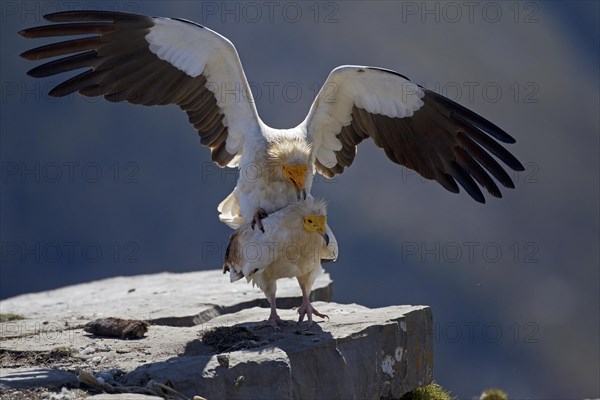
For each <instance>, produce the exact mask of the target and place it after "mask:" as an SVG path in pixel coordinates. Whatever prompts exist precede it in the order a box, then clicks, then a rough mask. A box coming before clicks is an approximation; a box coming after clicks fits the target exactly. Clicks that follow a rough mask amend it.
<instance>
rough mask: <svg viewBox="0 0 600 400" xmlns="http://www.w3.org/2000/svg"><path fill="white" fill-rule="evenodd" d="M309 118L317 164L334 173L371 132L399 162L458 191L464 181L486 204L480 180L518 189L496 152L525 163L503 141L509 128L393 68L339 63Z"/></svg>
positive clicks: (494, 191) (493, 190)
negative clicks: (421, 85) (342, 64)
mask: <svg viewBox="0 0 600 400" xmlns="http://www.w3.org/2000/svg"><path fill="white" fill-rule="evenodd" d="M305 124H306V129H307V134H308V137H309V139H311V140H312V142H313V157H314V163H315V167H316V169H317V171H318V172H320V173H321V174H323V175H325V176H327V177H333V176H334V175H336V174H341V173H342V172H343V171H344V169H345V168H347V167H349V166H350V165H352V162H353V161H354V157H355V156H356V151H357V147H356V146H357V145H358V144H359V143H360V142H362V141H363V140H364V139H368V138H372V139H373V141H374V142H375V144H376V145H377V146H378V147H380V148H382V149H383V150H384V151H385V154H386V155H387V157H388V158H389V159H390V160H392V161H393V162H395V163H397V164H401V165H404V166H405V167H407V168H410V169H413V170H415V171H417V172H418V173H419V174H421V175H422V176H423V177H425V178H427V179H435V180H436V181H437V182H439V183H440V184H441V185H442V186H443V187H444V188H446V189H447V190H449V191H450V192H453V193H458V191H459V186H458V184H460V185H461V186H462V187H463V188H464V189H465V190H466V191H467V193H469V195H471V197H473V199H475V200H476V201H478V202H481V203H484V202H485V198H484V196H483V194H482V192H481V190H480V189H479V186H478V185H477V184H479V185H480V186H482V187H484V188H485V189H487V191H488V192H489V193H490V194H491V195H492V196H494V197H502V194H501V193H500V189H499V188H498V186H497V185H496V183H495V182H494V180H493V179H492V178H491V177H490V174H491V175H492V176H493V177H494V178H496V180H498V181H499V182H500V183H501V184H502V185H503V186H505V187H508V188H514V183H513V181H512V179H511V178H510V176H509V175H508V174H507V173H506V171H505V170H504V168H503V167H502V166H501V165H500V164H499V163H498V162H497V161H496V160H495V159H494V158H493V157H492V156H491V155H490V153H491V154H492V155H494V156H495V157H496V158H498V159H499V160H500V161H502V162H503V163H504V164H506V165H507V166H508V167H510V168H511V169H513V170H515V171H522V170H523V169H524V168H523V165H522V164H521V163H520V162H519V161H518V160H517V159H516V158H515V157H514V156H513V155H512V154H511V153H510V152H508V151H507V150H506V149H505V148H504V147H502V146H501V145H500V144H499V143H498V142H497V141H496V140H499V141H501V142H504V143H514V142H515V140H514V139H513V138H512V137H511V136H509V135H508V134H507V133H506V132H504V131H503V130H502V129H500V128H499V127H497V126H496V125H494V124H492V123H491V122H489V121H487V120H486V119H484V118H482V117H481V116H479V115H477V114H475V113H474V112H472V111H470V110H468V109H466V108H465V107H463V106H461V105H459V104H457V103H455V102H453V101H451V100H449V99H447V98H445V97H443V96H441V95H439V94H437V93H435V92H432V91H430V90H427V89H424V88H422V87H420V86H419V85H416V84H414V83H412V82H410V81H409V80H408V79H407V78H406V77H404V76H402V75H400V74H398V73H397V72H394V71H390V70H385V69H380V68H374V67H359V66H342V67H338V68H336V69H334V70H333V71H332V72H331V74H330V75H329V77H328V78H327V82H326V83H325V84H324V86H323V88H322V89H321V91H320V92H319V94H318V95H317V98H316V99H315V101H314V103H313V105H312V107H311V110H310V112H309V114H308V116H307V118H306V121H305ZM494 139H496V140H494ZM457 182H458V184H457Z"/></svg>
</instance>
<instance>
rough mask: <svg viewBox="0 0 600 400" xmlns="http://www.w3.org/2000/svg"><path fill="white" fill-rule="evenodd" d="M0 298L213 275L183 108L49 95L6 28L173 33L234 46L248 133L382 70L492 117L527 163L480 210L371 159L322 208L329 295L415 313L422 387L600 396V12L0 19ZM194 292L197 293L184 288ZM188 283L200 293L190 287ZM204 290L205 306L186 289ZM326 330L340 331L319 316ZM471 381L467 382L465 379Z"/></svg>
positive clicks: (205, 12)
mask: <svg viewBox="0 0 600 400" xmlns="http://www.w3.org/2000/svg"><path fill="white" fill-rule="evenodd" d="M1 7H2V14H1V19H2V23H1V38H2V39H1V40H2V42H1V44H2V45H1V49H0V52H1V59H0V63H1V71H0V73H1V84H2V91H1V96H2V97H1V133H2V135H1V166H2V173H1V179H2V180H1V185H2V186H1V197H0V200H1V211H0V217H1V227H0V233H1V245H2V249H1V250H2V260H1V261H2V266H1V269H0V273H1V277H0V278H1V282H0V298H7V297H11V296H15V295H18V294H21V293H26V292H33V291H41V290H47V289H52V288H56V287H60V286H64V285H68V284H74V283H78V282H84V281H90V280H94V279H99V278H105V277H110V276H115V275H134V274H142V273H153V272H159V271H173V272H178V271H181V272H183V271H195V270H203V269H212V268H220V266H221V260H222V255H223V253H224V249H225V247H226V240H227V238H228V235H229V233H230V232H229V229H228V228H227V227H225V226H224V225H222V224H221V223H219V221H218V219H217V211H216V206H217V204H218V203H219V202H220V201H221V200H222V199H223V198H224V197H225V196H226V195H227V194H228V193H229V192H230V191H231V190H232V188H233V186H234V183H235V180H236V174H235V172H233V171H227V170H218V169H216V168H214V167H213V165H212V164H211V163H210V158H209V152H208V151H207V149H205V148H203V147H201V146H200V145H199V140H198V137H197V135H196V133H195V131H194V130H193V128H192V127H191V126H190V125H189V124H188V123H187V118H186V116H185V114H183V113H182V112H181V111H180V110H179V109H178V108H177V107H175V106H169V107H152V108H147V107H142V106H132V105H128V104H111V103H108V102H106V101H104V100H101V99H86V98H83V97H81V96H76V95H73V96H70V97H67V98H63V99H59V100H57V99H52V98H49V97H47V96H46V93H47V91H48V90H49V89H51V88H52V86H53V85H54V84H56V83H58V82H59V81H61V80H62V79H63V78H62V77H60V78H56V77H54V78H48V79H45V80H34V79H33V78H29V77H27V76H26V75H25V72H26V71H27V70H28V69H30V68H31V67H33V66H34V64H32V63H30V62H27V61H25V60H22V59H20V58H19V57H18V54H19V53H21V52H22V51H24V50H26V49H29V48H31V47H33V46H36V45H41V44H44V43H46V42H47V41H44V40H39V41H27V40H25V39H23V38H21V37H19V36H18V35H17V34H16V32H17V31H18V30H20V29H23V28H25V27H31V26H34V25H38V24H41V23H43V22H44V21H43V19H42V17H41V16H42V15H43V14H45V13H49V12H55V11H60V10H69V9H75V8H83V9H98V8H102V9H107V10H117V11H132V12H139V13H143V14H149V15H156V16H171V17H181V18H187V19H190V20H193V21H196V22H198V23H201V24H204V25H206V26H208V27H210V28H211V29H214V30H216V31H217V32H219V33H221V34H223V35H224V36H226V37H228V38H229V39H230V40H231V41H232V42H233V43H234V44H235V45H236V47H237V49H238V52H239V54H240V57H241V59H242V63H243V65H244V68H245V71H246V75H247V77H248V79H249V81H250V82H251V83H252V86H253V88H254V94H255V97H256V102H257V107H258V110H259V113H260V115H261V117H262V119H263V120H264V121H265V122H266V123H267V124H269V125H271V126H274V127H278V128H287V127H292V126H295V125H296V124H298V123H299V122H300V121H301V120H302V119H303V118H304V116H305V115H306V113H307V112H308V109H309V107H310V104H311V102H312V100H313V97H314V94H315V92H316V90H318V88H319V86H320V85H321V84H322V83H323V81H324V80H325V79H326V77H327V75H328V73H329V72H330V70H331V69H333V68H334V67H336V66H338V65H341V64H365V65H375V66H380V67H385V68H391V69H394V70H397V71H399V72H400V73H402V74H404V75H406V76H408V77H410V78H411V79H412V80H413V81H415V82H417V83H420V84H422V85H424V86H425V87H427V88H430V89H432V90H435V91H437V92H440V93H442V94H444V95H446V96H448V97H450V98H452V99H454V100H456V101H458V102H459V103H461V104H463V105H465V106H467V107H468V108H471V109H473V110H474V111H476V112H478V113H480V114H481V115H483V116H485V117H486V118H488V119H490V120H491V121H493V122H495V123H496V124H498V125H499V126H501V127H502V128H504V129H505V130H506V131H507V132H509V133H510V134H511V135H513V136H514V137H515V138H516V139H517V144H516V145H511V146H510V147H509V149H510V150H511V151H513V152H514V153H515V155H517V157H519V159H520V160H521V161H522V162H523V164H524V165H525V166H526V167H527V170H526V171H525V172H522V173H519V174H513V177H514V180H515V182H516V185H517V189H516V190H506V191H505V198H504V199H502V200H497V199H488V204H486V205H480V204H477V203H475V202H474V201H472V200H471V199H470V198H469V197H468V196H467V195H465V194H464V193H461V194H460V195H452V194H450V193H447V192H446V191H445V190H443V189H442V187H441V186H439V185H438V184H436V183H433V182H424V181H422V180H421V179H420V177H418V176H417V175H415V174H414V173H412V172H411V171H408V170H405V169H403V168H401V167H399V166H396V165H394V164H392V163H391V162H389V161H388V160H387V159H386V157H385V156H384V154H383V153H382V152H381V151H379V149H377V148H376V147H375V146H374V145H373V144H372V143H368V144H363V145H361V147H360V150H359V155H358V156H357V159H356V161H355V163H354V165H353V166H352V168H350V169H349V170H348V171H347V172H346V173H344V174H343V175H342V176H339V177H337V178H336V179H334V180H333V181H325V180H324V179H322V178H321V179H319V180H318V182H317V183H316V184H315V186H314V187H313V193H314V194H317V195H321V196H323V197H325V198H327V199H328V200H329V204H330V206H329V219H330V222H331V225H332V226H333V228H334V231H335V233H336V236H337V239H338V241H339V243H340V253H341V255H340V258H339V260H338V262H337V263H335V264H330V265H327V271H328V272H329V273H330V274H331V275H332V277H333V279H334V281H335V290H334V300H335V301H337V302H341V303H350V302H355V303H360V304H363V305H366V306H370V307H379V306H385V305H392V304H427V305H430V306H431V307H432V308H433V312H434V319H435V321H436V331H435V337H436V348H435V351H436V354H435V379H436V380H437V381H438V382H439V383H440V384H442V385H443V386H445V387H446V388H447V389H449V390H451V391H452V392H453V393H454V394H455V395H458V396H460V397H461V398H472V397H473V396H476V395H478V394H479V393H480V392H481V390H482V389H484V388H486V387H490V386H499V387H501V388H503V389H504V390H506V391H507V392H508V393H509V394H510V395H511V398H514V399H517V398H519V399H525V398H527V399H547V398H553V399H558V398H583V397H598V396H600V389H599V382H598V377H599V373H600V371H599V364H598V360H599V359H600V354H599V353H600V350H599V340H598V337H599V331H600V329H599V324H600V321H599V312H600V310H599V281H600V277H599V247H598V246H599V245H598V243H599V206H598V204H599V181H600V179H599V178H600V177H599V114H598V110H599V77H598V71H599V51H598V44H599V43H600V41H599V39H600V38H599V21H598V19H599V17H598V16H599V3H598V2H582V3H577V2H548V3H546V2H540V3H537V2H477V1H476V2H464V3H463V2H450V3H442V2H420V1H415V2H412V1H406V2H390V1H381V2H378V1H369V2H367V1H353V2H324V3H313V2H260V1H258V2H253V3H243V2H242V3H238V2H231V3H223V2H202V3H201V2H191V1H190V2H166V1H165V2H161V1H152V2H136V1H123V2H120V1H109V2H93V1H84V2H79V1H68V2H61V1H50V2H28V1H25V2H24V1H18V2H10V1H3V2H2V3H1ZM190 284H194V283H193V282H190ZM197 284H200V282H198V283H197ZM199 293H200V290H199ZM334 318H335V317H334ZM465 378H467V379H465Z"/></svg>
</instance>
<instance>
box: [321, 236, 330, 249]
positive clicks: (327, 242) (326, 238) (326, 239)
mask: <svg viewBox="0 0 600 400" xmlns="http://www.w3.org/2000/svg"><path fill="white" fill-rule="evenodd" d="M321 236H322V237H323V239H325V247H327V246H329V235H328V234H327V232H323V234H321Z"/></svg>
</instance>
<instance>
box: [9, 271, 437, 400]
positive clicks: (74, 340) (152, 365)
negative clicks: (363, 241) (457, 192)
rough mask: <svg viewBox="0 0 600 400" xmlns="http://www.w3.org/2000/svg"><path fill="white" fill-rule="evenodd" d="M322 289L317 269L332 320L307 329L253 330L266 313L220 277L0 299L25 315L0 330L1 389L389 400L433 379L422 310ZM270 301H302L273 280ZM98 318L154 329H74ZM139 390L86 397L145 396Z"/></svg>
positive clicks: (428, 317)
mask: <svg viewBox="0 0 600 400" xmlns="http://www.w3.org/2000/svg"><path fill="white" fill-rule="evenodd" d="M190 282H198V284H195V285H194V284H191V283H190ZM331 283H332V282H331V280H330V278H329V276H328V275H327V274H324V275H323V276H321V277H320V278H319V280H318V282H317V283H316V284H315V291H314V292H313V297H314V298H315V299H314V300H315V301H317V302H316V303H315V307H316V308H318V309H319V311H321V312H324V313H326V314H328V315H329V316H330V320H325V321H320V322H319V323H318V324H315V325H313V326H312V327H310V328H308V329H307V326H306V324H302V325H300V326H298V325H296V323H295V322H294V321H295V319H296V316H297V314H296V312H295V310H289V309H288V310H282V311H281V312H280V314H281V317H282V318H283V319H285V320H289V321H290V323H289V324H287V325H286V326H285V327H283V328H282V329H281V330H279V331H275V330H273V329H272V328H270V327H264V328H261V323H262V322H263V321H264V319H265V318H266V316H267V315H268V309H267V308H266V306H267V303H266V300H264V297H263V295H262V293H260V291H259V290H257V289H252V288H251V287H250V285H248V284H244V283H242V284H238V283H236V284H230V283H229V282H228V280H227V278H226V277H223V275H221V273H220V271H207V272H195V273H186V274H167V273H163V274H156V275H143V276H136V277H119V278H112V279H108V280H103V281H98V282H92V283H87V284H82V285H75V286H70V287H65V288H62V289H58V290H53V291H49V292H43V293H37V294H29V295H24V296H18V297H15V298H12V299H7V300H5V301H2V302H0V308H1V310H2V313H14V314H19V315H22V316H23V317H25V318H26V319H23V320H20V321H11V322H4V323H2V324H0V339H1V345H0V360H1V361H2V368H1V370H0V394H6V395H7V398H11V399H13V398H15V399H16V398H19V397H18V394H19V393H22V394H23V397H22V398H29V397H31V395H32V393H33V394H35V393H41V391H44V390H55V391H58V392H60V390H61V388H63V387H67V388H78V387H81V389H84V390H86V391H81V390H79V391H77V393H75V392H73V393H71V394H69V391H68V390H67V391H66V392H65V390H63V392H62V393H59V394H52V395H54V396H63V397H56V398H64V399H70V398H82V397H81V396H86V395H91V394H93V393H97V392H94V390H89V389H90V388H89V387H88V386H86V385H83V384H80V382H79V380H78V378H77V375H78V373H79V372H80V371H88V372H90V373H92V374H93V375H95V376H96V378H98V379H99V381H101V382H105V383H107V384H110V385H112V386H119V385H125V386H130V387H137V388H140V389H141V388H144V387H147V386H148V384H149V383H150V384H153V383H158V384H166V385H167V386H169V387H171V388H173V389H174V390H176V391H177V392H179V393H181V394H182V395H184V396H185V397H187V398H190V399H191V398H193V397H194V396H202V397H204V398H207V399H211V400H212V399H265V398H277V399H307V398H311V399H331V398H344V399H345V398H360V399H381V398H389V399H394V398H399V397H401V396H402V395H403V394H405V393H407V392H409V391H411V390H414V389H415V388H416V387H418V386H422V385H425V384H428V383H430V382H431V381H432V370H433V336H432V330H433V321H432V314H431V310H430V309H429V308H428V307H426V306H392V307H384V308H377V309H369V308H366V307H363V306H360V305H356V304H344V305H342V304H335V303H328V302H324V301H330V300H331V294H332V290H331V289H332V285H331ZM132 289H134V290H132ZM200 291H201V292H200ZM278 294H279V295H280V298H281V299H282V300H281V302H280V301H279V298H278V306H279V305H280V304H281V306H282V307H283V308H291V307H294V306H298V305H299V304H300V289H299V288H298V287H297V284H296V282H295V280H289V281H283V282H281V284H280V285H279V290H278ZM108 300H109V301H108ZM257 306H262V307H257ZM107 316H116V317H122V318H136V319H145V320H147V321H149V322H150V323H151V324H152V325H151V326H150V328H149V331H148V333H147V334H146V337H144V338H143V339H140V340H121V339H112V338H99V337H94V336H92V335H90V334H88V333H86V332H84V331H83V330H82V326H83V324H85V323H86V322H88V321H90V320H92V319H96V318H100V317H107ZM215 329H218V330H215ZM215 332H216V333H218V335H217V336H216V337H215V335H214V333H215ZM209 334H212V341H209V340H207V338H208V337H209ZM221 336H222V340H221V339H220V337H221ZM215 340H216V341H217V342H218V343H217V344H215V342H214V341H215ZM82 393H83V394H82ZM142 393H144V392H143V391H142ZM147 394H149V393H147ZM147 394H129V395H124V394H118V395H115V394H112V395H110V394H100V395H96V396H91V397H90V398H95V399H111V398H115V399H119V398H123V399H125V398H127V399H144V398H153V397H149V396H148V395H147ZM46 395H47V393H46ZM8 396H11V397H8ZM69 396H75V397H69ZM42 397H44V396H41V397H40V398H42ZM163 397H165V398H167V396H166V395H164V396H163ZM185 397H182V398H185ZM3 398H4V397H3ZM171 398H175V397H171Z"/></svg>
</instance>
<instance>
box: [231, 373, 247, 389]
mask: <svg viewBox="0 0 600 400" xmlns="http://www.w3.org/2000/svg"><path fill="white" fill-rule="evenodd" d="M245 380H246V378H245V377H244V375H240V376H238V377H237V378H235V381H234V382H233V385H234V386H235V388H236V389H239V388H240V386H242V384H243V383H244V381H245Z"/></svg>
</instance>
